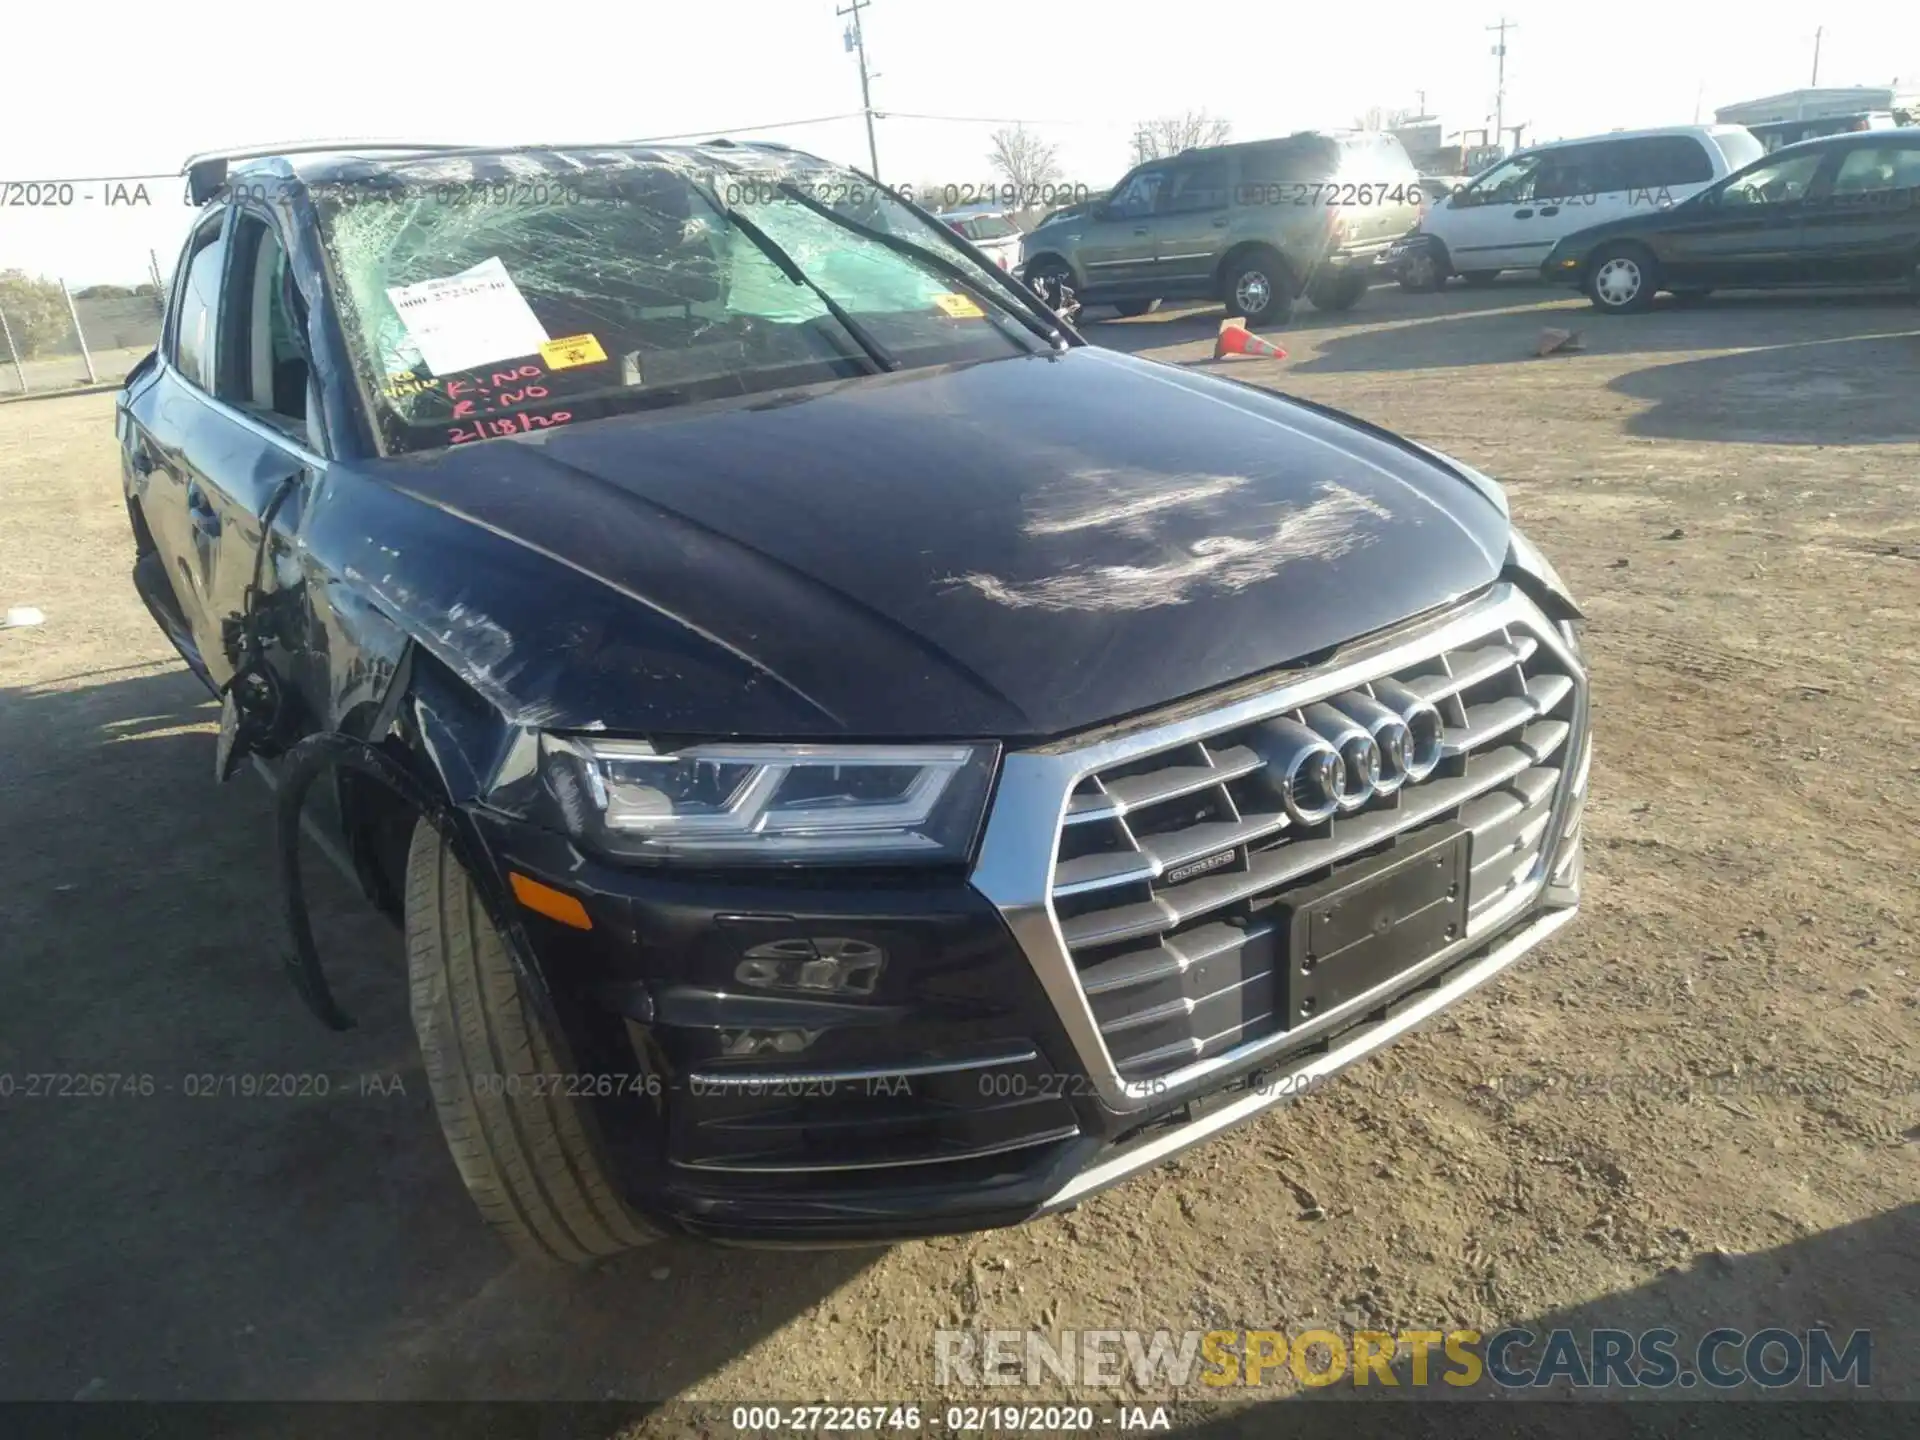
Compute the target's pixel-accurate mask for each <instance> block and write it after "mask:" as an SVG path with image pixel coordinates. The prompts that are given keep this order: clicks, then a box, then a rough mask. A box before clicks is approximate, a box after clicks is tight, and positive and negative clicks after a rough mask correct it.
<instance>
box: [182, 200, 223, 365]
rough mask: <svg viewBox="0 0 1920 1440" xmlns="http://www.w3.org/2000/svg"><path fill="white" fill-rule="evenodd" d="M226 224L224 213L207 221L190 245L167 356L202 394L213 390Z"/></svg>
mask: <svg viewBox="0 0 1920 1440" xmlns="http://www.w3.org/2000/svg"><path fill="white" fill-rule="evenodd" d="M225 221H226V216H225V214H224V213H223V214H221V215H220V216H219V217H218V218H216V219H213V220H210V221H208V222H207V224H206V225H205V226H203V227H202V228H201V229H200V230H199V231H198V232H197V233H196V234H195V235H194V237H193V239H192V241H191V242H190V245H191V250H190V252H189V255H188V258H187V266H186V272H185V275H184V276H183V278H182V280H181V282H180V310H179V313H178V314H177V315H176V316H175V317H174V323H173V346H172V349H171V351H170V353H169V355H168V358H169V359H170V360H172V362H173V364H174V367H175V368H176V369H177V370H179V371H180V373H181V374H182V375H184V376H186V377H187V379H189V380H191V381H192V382H193V383H194V384H196V385H198V386H199V387H200V388H201V389H202V390H212V389H213V384H214V372H213V360H214V325H215V321H216V317H217V316H218V315H219V313H220V271H221V268H222V267H223V266H224V265H225V264H226V261H227V242H226V238H225V233H224V229H223V227H224V225H225Z"/></svg>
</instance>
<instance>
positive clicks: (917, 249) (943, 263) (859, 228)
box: [775, 180, 1067, 349]
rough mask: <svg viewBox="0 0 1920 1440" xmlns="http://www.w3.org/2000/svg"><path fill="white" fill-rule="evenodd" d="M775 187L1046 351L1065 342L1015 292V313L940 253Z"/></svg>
mask: <svg viewBox="0 0 1920 1440" xmlns="http://www.w3.org/2000/svg"><path fill="white" fill-rule="evenodd" d="M775 188H776V189H778V190H779V192H780V193H781V194H782V195H785V196H786V197H787V198H788V199H790V200H794V201H797V202H798V203H800V204H802V205H804V206H806V207H807V209H809V210H811V211H813V212H814V213H815V214H816V215H822V216H825V217H826V218H827V219H828V220H831V221H832V222H833V223H834V224H836V225H838V226H839V227H840V228H841V229H843V230H851V231H853V233H854V234H856V235H864V236H865V237H866V238H867V239H869V240H872V241H875V242H877V243H878V244H881V245H884V246H886V247H887V249H889V250H891V251H893V252H894V253H895V254H896V255H906V256H910V257H912V258H913V259H916V260H923V261H925V262H926V263H928V264H929V265H932V266H933V267H934V268H935V269H937V270H938V271H939V272H940V273H941V274H942V275H944V276H945V277H946V278H947V279H948V280H950V281H952V282H953V283H954V284H956V285H959V286H961V287H963V288H964V289H966V290H967V291H968V292H969V293H970V294H972V295H973V296H974V297H975V298H976V299H980V300H985V301H986V302H987V304H988V305H989V306H990V307H991V309H990V312H989V313H992V314H997V315H1010V316H1012V317H1013V318H1014V319H1015V320H1017V321H1018V322H1019V323H1020V324H1021V325H1022V326H1024V327H1025V328H1026V329H1028V330H1031V331H1032V332H1033V333H1034V334H1035V335H1038V336H1039V337H1040V338H1041V339H1042V340H1044V341H1046V343H1047V345H1048V347H1049V348H1050V349H1058V348H1060V347H1061V346H1063V345H1065V344H1066V343H1067V342H1066V336H1064V335H1062V334H1061V333H1060V329H1059V327H1058V326H1057V325H1052V324H1049V323H1047V322H1046V321H1043V320H1041V319H1040V318H1039V317H1038V316H1037V315H1034V314H1032V313H1030V312H1029V310H1028V308H1027V302H1026V297H1025V296H1023V295H1019V292H1017V291H1015V294H1016V296H1018V298H1019V299H1020V302H1021V306H1020V308H1019V309H1018V310H1015V309H1013V308H1011V307H1009V306H1007V305H1005V304H1003V303H1001V302H1000V301H999V299H998V298H997V297H995V296H993V295H990V294H989V293H988V291H987V287H986V286H985V285H983V284H981V282H980V280H979V278H978V277H977V276H974V275H972V274H969V273H968V272H967V271H966V270H965V269H963V268H962V267H960V266H958V265H956V264H954V263H953V261H951V260H949V259H947V257H946V256H944V255H942V254H940V253H939V251H937V250H929V249H926V248H925V247H924V246H920V245H916V244H914V243H913V241H911V240H903V239H902V238H901V237H900V236H898V235H895V234H893V233H892V232H891V231H888V230H876V229H874V228H873V227H872V226H871V225H862V224H861V223H860V222H859V221H858V220H853V219H850V218H848V217H847V216H845V215H842V214H841V213H840V212H839V211H838V210H834V209H832V208H831V207H829V206H826V205H822V204H821V203H820V202H819V201H818V200H816V199H814V197H813V196H811V195H809V194H807V193H806V191H804V190H802V189H800V188H799V187H798V186H797V185H794V184H793V183H792V182H791V181H787V180H782V181H779V182H778V183H777V184H776V186H775ZM1005 283H1006V285H1007V288H1008V289H1010V290H1011V289H1013V282H1012V281H1007V282H1005Z"/></svg>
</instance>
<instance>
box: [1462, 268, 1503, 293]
mask: <svg viewBox="0 0 1920 1440" xmlns="http://www.w3.org/2000/svg"><path fill="white" fill-rule="evenodd" d="M1460 278H1461V279H1462V280H1464V281H1466V282H1467V284H1469V285H1471V286H1472V287H1473V288H1474V289H1476V290H1484V289H1486V288H1487V286H1489V285H1491V284H1493V282H1494V281H1496V280H1498V279H1499V278H1500V272H1499V271H1498V270H1462V271H1461V272H1460Z"/></svg>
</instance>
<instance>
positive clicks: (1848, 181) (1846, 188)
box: [1833, 145, 1920, 195]
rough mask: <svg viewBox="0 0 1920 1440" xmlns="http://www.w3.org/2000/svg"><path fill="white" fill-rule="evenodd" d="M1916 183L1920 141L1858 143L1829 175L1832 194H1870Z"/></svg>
mask: <svg viewBox="0 0 1920 1440" xmlns="http://www.w3.org/2000/svg"><path fill="white" fill-rule="evenodd" d="M1916 187H1920V145H1862V146H1861V147H1860V148H1859V149H1858V150H1850V151H1848V152H1847V157H1846V159H1844V160H1842V161H1841V162H1840V170H1839V173H1837V174H1836V175H1835V176H1834V177H1833V193H1834V194H1835V195H1871V194H1877V193H1881V192H1885V191H1892V190H1912V189H1914V188H1916Z"/></svg>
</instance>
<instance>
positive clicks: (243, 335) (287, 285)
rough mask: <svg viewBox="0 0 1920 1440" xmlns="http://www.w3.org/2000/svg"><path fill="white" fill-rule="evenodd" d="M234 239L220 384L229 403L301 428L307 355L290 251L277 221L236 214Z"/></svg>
mask: <svg viewBox="0 0 1920 1440" xmlns="http://www.w3.org/2000/svg"><path fill="white" fill-rule="evenodd" d="M230 236H231V238H230V239H229V240H228V246H229V248H230V249H231V250H232V251H233V267H232V271H231V273H230V275H229V276H228V279H227V291H226V301H225V304H224V305H223V306H222V307H221V312H220V347H219V354H218V356H217V371H218V375H219V383H218V385H217V386H216V387H215V390H214V393H215V394H216V395H218V396H219V397H220V398H221V399H222V400H225V401H226V402H227V403H228V404H229V405H233V406H235V407H237V408H239V409H242V410H245V411H248V412H249V413H251V414H253V415H256V416H258V417H259V418H260V419H262V420H267V421H271V422H277V423H280V424H282V425H283V427H284V428H288V429H292V430H295V431H296V432H299V433H304V431H305V420H306V414H307V362H306V358H305V350H304V347H303V346H302V345H301V344H300V342H299V339H298V337H299V335H300V334H301V331H302V329H303V328H304V324H303V322H304V317H302V316H299V315H296V314H295V313H294V309H293V306H294V303H295V300H294V293H293V289H294V287H293V285H292V283H291V279H290V277H289V276H288V274H287V254H286V251H285V250H284V249H283V248H282V247H281V244H280V240H279V237H278V236H276V235H275V234H274V232H273V227H272V226H270V225H268V224H267V223H266V221H264V220H263V219H261V218H260V217H259V216H257V215H251V214H245V213H241V214H237V215H236V216H235V217H234V225H233V228H232V231H231V232H230Z"/></svg>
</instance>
